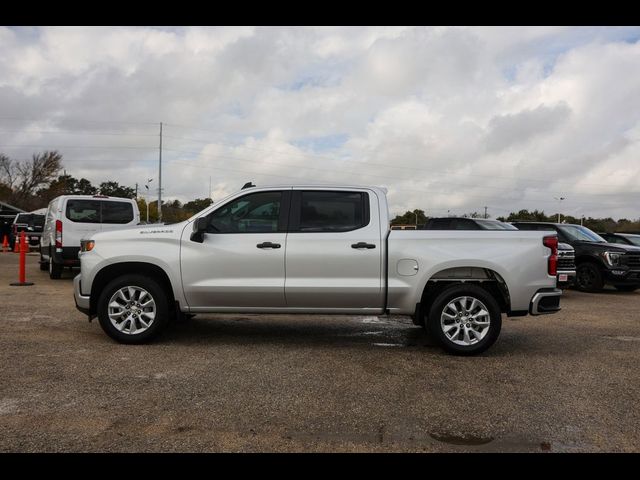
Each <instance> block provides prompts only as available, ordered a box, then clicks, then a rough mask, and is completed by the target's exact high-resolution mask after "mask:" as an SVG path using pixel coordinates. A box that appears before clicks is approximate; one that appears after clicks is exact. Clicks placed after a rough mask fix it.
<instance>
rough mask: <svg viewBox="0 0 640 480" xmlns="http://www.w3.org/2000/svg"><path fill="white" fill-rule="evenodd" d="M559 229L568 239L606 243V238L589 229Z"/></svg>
mask: <svg viewBox="0 0 640 480" xmlns="http://www.w3.org/2000/svg"><path fill="white" fill-rule="evenodd" d="M558 228H560V230H562V233H564V234H565V235H566V236H567V237H569V238H570V239H571V240H577V241H582V242H597V243H603V242H606V240H605V239H604V238H602V237H601V236H600V235H598V234H597V233H596V232H594V231H592V230H589V229H588V228H587V227H582V226H580V225H559V226H558Z"/></svg>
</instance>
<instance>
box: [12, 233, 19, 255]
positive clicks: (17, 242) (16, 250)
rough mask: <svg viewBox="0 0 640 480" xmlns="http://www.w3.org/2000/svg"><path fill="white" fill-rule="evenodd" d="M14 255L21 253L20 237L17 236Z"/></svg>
mask: <svg viewBox="0 0 640 480" xmlns="http://www.w3.org/2000/svg"><path fill="white" fill-rule="evenodd" d="M13 253H20V235H16V243H15V244H14V245H13Z"/></svg>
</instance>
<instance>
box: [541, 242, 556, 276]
mask: <svg viewBox="0 0 640 480" xmlns="http://www.w3.org/2000/svg"><path fill="white" fill-rule="evenodd" d="M542 243H543V245H544V246H545V247H549V248H550V249H551V255H550V256H549V261H548V263H547V271H548V272H549V275H553V276H554V277H555V276H556V275H557V273H558V237H555V236H554V237H544V238H543V239H542Z"/></svg>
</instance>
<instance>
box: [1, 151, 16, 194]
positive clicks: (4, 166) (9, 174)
mask: <svg viewBox="0 0 640 480" xmlns="http://www.w3.org/2000/svg"><path fill="white" fill-rule="evenodd" d="M14 165H15V164H14V162H13V160H11V159H10V158H9V157H7V156H6V155H5V154H4V153H0V183H2V184H4V185H6V186H7V187H9V188H10V189H13V183H14V182H15V166H14Z"/></svg>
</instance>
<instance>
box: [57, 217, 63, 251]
mask: <svg viewBox="0 0 640 480" xmlns="http://www.w3.org/2000/svg"><path fill="white" fill-rule="evenodd" d="M56 248H62V222H61V221H60V220H56Z"/></svg>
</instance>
